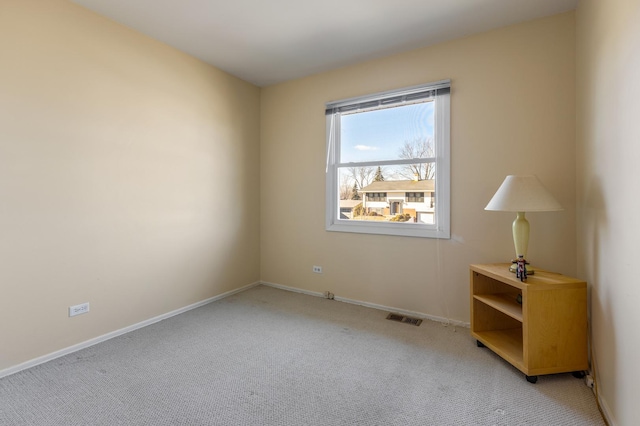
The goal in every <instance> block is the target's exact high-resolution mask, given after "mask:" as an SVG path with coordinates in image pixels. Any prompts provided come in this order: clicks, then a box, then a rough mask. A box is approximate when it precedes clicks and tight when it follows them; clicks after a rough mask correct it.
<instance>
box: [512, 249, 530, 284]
mask: <svg viewBox="0 0 640 426" xmlns="http://www.w3.org/2000/svg"><path fill="white" fill-rule="evenodd" d="M511 263H515V264H516V278H518V279H520V281H523V282H524V281H526V280H527V265H528V264H529V262H527V261H526V260H524V256H523V255H519V256H518V258H517V259H516V260H514V261H512V262H511Z"/></svg>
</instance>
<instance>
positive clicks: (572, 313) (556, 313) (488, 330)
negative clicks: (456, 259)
mask: <svg viewBox="0 0 640 426" xmlns="http://www.w3.org/2000/svg"><path fill="white" fill-rule="evenodd" d="M509 266H510V264H508V263H496V264H485V265H471V266H470V272H471V283H470V284H471V285H470V290H471V335H472V336H473V337H474V338H475V339H476V340H477V344H478V346H479V347H484V346H486V347H488V348H489V349H491V350H492V351H493V352H495V353H496V354H498V355H499V356H501V357H502V358H504V359H505V360H506V361H508V362H509V363H511V364H512V365H513V366H514V367H516V368H517V369H518V370H520V371H522V372H523V373H524V374H525V376H526V378H527V380H528V381H529V382H531V383H535V382H536V381H537V380H538V375H542V374H553V373H566V372H572V373H573V374H574V376H576V377H583V376H584V371H585V370H587V369H588V368H589V367H588V360H587V283H586V282H584V281H581V280H578V279H575V278H570V277H567V276H564V275H561V274H556V273H552V272H547V271H542V270H538V269H536V273H535V275H530V276H529V277H528V278H527V281H526V282H521V281H520V280H519V279H517V278H516V276H515V274H514V273H512V272H509Z"/></svg>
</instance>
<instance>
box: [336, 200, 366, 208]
mask: <svg viewBox="0 0 640 426" xmlns="http://www.w3.org/2000/svg"><path fill="white" fill-rule="evenodd" d="M361 203H362V200H340V207H348V208H350V209H352V208H354V207H355V206H357V205H358V204H361Z"/></svg>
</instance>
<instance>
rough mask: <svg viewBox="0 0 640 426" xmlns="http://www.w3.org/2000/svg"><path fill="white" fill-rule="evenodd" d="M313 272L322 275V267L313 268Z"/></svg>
mask: <svg viewBox="0 0 640 426" xmlns="http://www.w3.org/2000/svg"><path fill="white" fill-rule="evenodd" d="M313 272H314V273H316V274H321V273H322V266H315V265H314V266H313Z"/></svg>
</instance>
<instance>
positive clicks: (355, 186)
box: [351, 182, 360, 200]
mask: <svg viewBox="0 0 640 426" xmlns="http://www.w3.org/2000/svg"><path fill="white" fill-rule="evenodd" d="M351 199H352V200H359V199H360V194H358V184H357V183H356V182H354V183H353V189H352V190H351Z"/></svg>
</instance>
